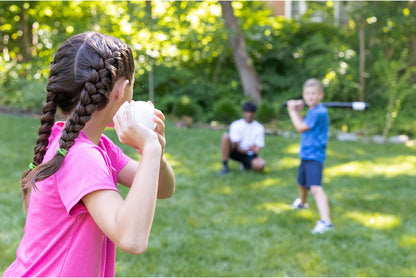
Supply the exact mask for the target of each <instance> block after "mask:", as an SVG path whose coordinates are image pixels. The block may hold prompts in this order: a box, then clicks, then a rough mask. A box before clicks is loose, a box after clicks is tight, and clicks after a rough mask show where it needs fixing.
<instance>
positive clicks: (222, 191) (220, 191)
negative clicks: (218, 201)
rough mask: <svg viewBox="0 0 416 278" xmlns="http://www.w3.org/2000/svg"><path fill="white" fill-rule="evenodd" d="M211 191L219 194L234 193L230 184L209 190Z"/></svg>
mask: <svg viewBox="0 0 416 278" xmlns="http://www.w3.org/2000/svg"><path fill="white" fill-rule="evenodd" d="M211 192H212V193H214V194H221V195H231V194H234V190H233V188H232V187H231V186H229V185H226V186H223V187H220V188H215V189H213V190H211Z"/></svg>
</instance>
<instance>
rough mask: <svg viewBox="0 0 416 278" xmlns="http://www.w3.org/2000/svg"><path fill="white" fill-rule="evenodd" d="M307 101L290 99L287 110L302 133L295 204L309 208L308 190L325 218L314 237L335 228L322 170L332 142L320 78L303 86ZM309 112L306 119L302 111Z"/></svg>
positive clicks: (318, 223)
mask: <svg viewBox="0 0 416 278" xmlns="http://www.w3.org/2000/svg"><path fill="white" fill-rule="evenodd" d="M302 97H303V100H289V101H288V102H287V108H288V112H289V116H290V119H291V120H292V123H293V125H294V126H295V128H296V130H297V131H298V132H300V133H302V137H301V141H300V151H299V157H300V158H301V164H300V166H299V170H298V177H297V181H298V185H299V186H298V189H299V198H298V199H296V200H295V202H294V203H293V207H294V208H296V209H301V208H306V207H307V203H306V198H307V195H308V191H311V193H312V195H313V196H314V199H315V202H316V206H317V207H318V212H319V215H320V217H321V219H320V220H318V221H317V222H316V226H315V228H314V229H313V230H312V231H311V232H312V233H313V234H317V233H324V232H326V231H329V230H331V229H332V228H333V225H332V223H331V219H330V216H329V204H328V198H327V197H326V194H325V192H324V190H323V188H322V171H323V165H324V161H325V157H326V144H327V142H328V128H329V115H328V111H327V109H326V108H325V106H324V105H323V104H322V103H321V100H322V98H323V97H324V88H323V85H322V83H321V81H319V80H318V79H314V78H312V79H308V80H306V82H305V84H304V85H303V92H302ZM305 103H306V105H308V106H309V110H308V112H307V114H306V116H305V118H304V119H303V117H302V115H301V111H302V109H303V107H304V104H305Z"/></svg>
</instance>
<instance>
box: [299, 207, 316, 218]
mask: <svg viewBox="0 0 416 278" xmlns="http://www.w3.org/2000/svg"><path fill="white" fill-rule="evenodd" d="M296 215H297V216H299V217H301V218H304V219H314V218H316V214H315V213H314V211H313V210H311V209H300V210H297V211H296Z"/></svg>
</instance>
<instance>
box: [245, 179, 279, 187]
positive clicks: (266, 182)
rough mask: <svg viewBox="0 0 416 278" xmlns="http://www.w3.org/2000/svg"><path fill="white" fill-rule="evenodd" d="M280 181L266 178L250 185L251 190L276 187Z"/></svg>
mask: <svg viewBox="0 0 416 278" xmlns="http://www.w3.org/2000/svg"><path fill="white" fill-rule="evenodd" d="M281 182H282V181H281V179H278V178H267V179H265V180H263V181H259V182H256V183H254V184H252V185H251V188H252V189H261V188H265V187H269V186H276V185H279V184H281Z"/></svg>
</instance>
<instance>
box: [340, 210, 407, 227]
mask: <svg viewBox="0 0 416 278" xmlns="http://www.w3.org/2000/svg"><path fill="white" fill-rule="evenodd" d="M347 217H348V218H350V219H352V220H355V221H357V222H358V223H360V224H362V225H364V226H366V227H370V228H376V229H391V228H393V227H396V226H398V225H399V224H400V222H401V220H400V218H399V217H397V216H394V215H391V214H381V213H363V212H357V211H354V212H348V213H347Z"/></svg>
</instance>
